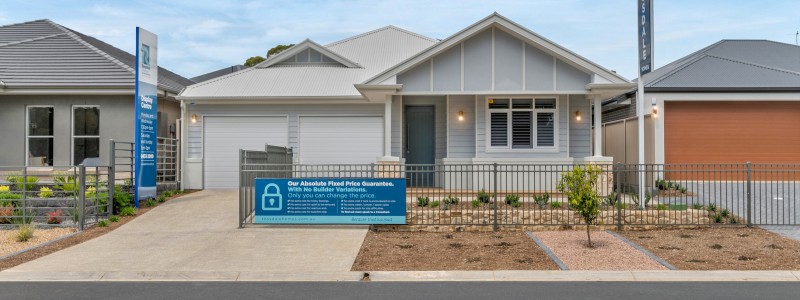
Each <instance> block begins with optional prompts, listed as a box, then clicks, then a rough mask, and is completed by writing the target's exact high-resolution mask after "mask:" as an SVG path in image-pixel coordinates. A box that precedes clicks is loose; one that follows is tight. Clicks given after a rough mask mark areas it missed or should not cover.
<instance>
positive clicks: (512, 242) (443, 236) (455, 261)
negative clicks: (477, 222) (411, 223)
mask: <svg viewBox="0 0 800 300" xmlns="http://www.w3.org/2000/svg"><path fill="white" fill-rule="evenodd" d="M352 270H353V271H444V270H558V266H557V265H556V264H555V263H553V262H552V261H551V260H550V259H549V258H548V257H547V255H546V254H545V253H544V251H542V250H541V249H540V248H539V247H538V246H537V245H536V243H535V242H533V240H532V239H531V238H530V237H528V236H527V235H526V234H525V233H524V232H451V233H439V232H386V231H379V232H376V231H370V232H369V233H368V234H367V236H366V238H365V239H364V244H363V245H362V246H361V251H360V252H359V253H358V257H357V258H356V260H355V263H354V264H353V268H352Z"/></svg>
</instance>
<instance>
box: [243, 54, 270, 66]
mask: <svg viewBox="0 0 800 300" xmlns="http://www.w3.org/2000/svg"><path fill="white" fill-rule="evenodd" d="M265 60H267V59H266V58H264V57H262V56H253V57H250V58H248V59H247V60H246V61H244V66H245V67H248V68H249V67H252V66H255V65H257V64H259V63H261V62H262V61H265Z"/></svg>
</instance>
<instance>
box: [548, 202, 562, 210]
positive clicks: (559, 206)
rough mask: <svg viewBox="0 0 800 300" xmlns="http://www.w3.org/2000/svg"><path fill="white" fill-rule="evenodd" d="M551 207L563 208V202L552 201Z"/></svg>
mask: <svg viewBox="0 0 800 300" xmlns="http://www.w3.org/2000/svg"><path fill="white" fill-rule="evenodd" d="M550 207H551V208H554V209H559V208H561V202H550Z"/></svg>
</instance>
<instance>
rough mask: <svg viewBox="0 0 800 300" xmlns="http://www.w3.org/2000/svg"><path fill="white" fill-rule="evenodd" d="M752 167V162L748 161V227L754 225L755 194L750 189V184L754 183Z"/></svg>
mask: <svg viewBox="0 0 800 300" xmlns="http://www.w3.org/2000/svg"><path fill="white" fill-rule="evenodd" d="M751 173H752V169H751V168H750V162H749V161H748V162H747V227H752V226H753V221H752V220H753V194H752V193H751V191H750V186H751V185H752V183H753V182H752V177H751Z"/></svg>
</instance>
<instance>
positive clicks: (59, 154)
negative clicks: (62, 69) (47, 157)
mask: <svg viewBox="0 0 800 300" xmlns="http://www.w3.org/2000/svg"><path fill="white" fill-rule="evenodd" d="M0 103H2V109H0V126H2V128H3V130H2V131H0V141H2V143H0V165H4V166H22V165H25V158H26V157H27V156H26V155H25V131H26V126H27V125H26V124H25V119H26V114H27V109H26V107H27V106H28V105H52V106H53V114H54V116H53V123H54V124H53V125H54V126H53V130H54V132H53V134H54V136H53V164H54V165H56V166H70V165H72V164H73V162H72V106H73V105H98V106H100V160H101V163H102V164H104V165H107V164H108V155H107V153H108V151H109V150H108V140H109V139H115V140H119V141H133V118H134V107H133V95H130V96H57V95H54V96H2V97H1V98H0Z"/></svg>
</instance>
